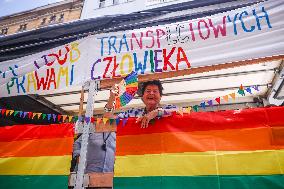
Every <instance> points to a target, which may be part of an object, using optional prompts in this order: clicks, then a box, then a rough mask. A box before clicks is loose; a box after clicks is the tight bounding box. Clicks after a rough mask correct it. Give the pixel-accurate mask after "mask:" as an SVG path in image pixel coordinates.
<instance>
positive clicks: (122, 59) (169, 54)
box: [0, 0, 284, 97]
mask: <svg viewBox="0 0 284 189" xmlns="http://www.w3.org/2000/svg"><path fill="white" fill-rule="evenodd" d="M283 10H284V2H283V1H276V0H272V1H271V0H270V1H265V2H262V3H258V4H255V5H252V6H248V7H244V8H239V9H236V10H233V11H228V12H224V13H219V14H216V15H211V16H207V17H203V18H198V19H194V20H189V21H183V22H178V23H172V24H167V25H159V26H154V27H148V28H141V29H136V30H128V31H121V32H113V33H103V34H99V35H93V36H88V37H85V38H83V39H81V40H78V41H75V42H72V43H70V44H66V45H63V46H60V47H57V48H54V49H51V50H47V51H44V52H41V53H37V54H33V55H30V56H27V57H23V58H19V59H15V60H10V61H5V62H1V63H0V97H7V96H16V95H26V94H49V93H55V92H56V91H58V90H59V89H64V88H67V87H70V86H75V85H82V84H83V83H84V82H86V81H89V80H104V79H110V78H116V77H122V76H125V75H126V74H128V73H130V72H132V71H136V72H137V73H138V74H139V75H141V74H153V73H161V72H169V71H177V70H183V69H190V68H193V67H202V66H210V65H216V64H222V63H229V62H235V61H242V60H249V59H257V58H263V57H270V56H274V55H283V54H284V19H283V18H284V11H283Z"/></svg>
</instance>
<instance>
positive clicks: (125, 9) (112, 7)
mask: <svg viewBox="0 0 284 189" xmlns="http://www.w3.org/2000/svg"><path fill="white" fill-rule="evenodd" d="M188 1H194V0H85V2H84V8H83V12H82V17H81V18H83V19H85V18H95V17H100V16H104V15H115V14H129V13H132V12H138V11H145V10H147V9H153V8H158V7H162V6H167V5H172V4H177V3H182V2H188Z"/></svg>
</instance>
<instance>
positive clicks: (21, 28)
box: [18, 24, 27, 32]
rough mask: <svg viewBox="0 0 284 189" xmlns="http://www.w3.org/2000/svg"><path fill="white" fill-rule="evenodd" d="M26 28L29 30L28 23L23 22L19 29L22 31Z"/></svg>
mask: <svg viewBox="0 0 284 189" xmlns="http://www.w3.org/2000/svg"><path fill="white" fill-rule="evenodd" d="M26 30H27V24H21V25H20V28H19V30H18V31H20V32H21V31H26Z"/></svg>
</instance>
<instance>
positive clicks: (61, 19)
mask: <svg viewBox="0 0 284 189" xmlns="http://www.w3.org/2000/svg"><path fill="white" fill-rule="evenodd" d="M63 20H64V13H62V14H60V17H59V19H58V21H59V22H63Z"/></svg>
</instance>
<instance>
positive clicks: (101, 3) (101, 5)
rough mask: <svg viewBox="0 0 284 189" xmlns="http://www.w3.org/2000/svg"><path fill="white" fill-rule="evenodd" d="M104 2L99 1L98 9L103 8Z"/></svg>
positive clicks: (102, 0) (103, 0)
mask: <svg viewBox="0 0 284 189" xmlns="http://www.w3.org/2000/svg"><path fill="white" fill-rule="evenodd" d="M105 2H106V1H105V0H100V4H99V8H103V7H105Z"/></svg>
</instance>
